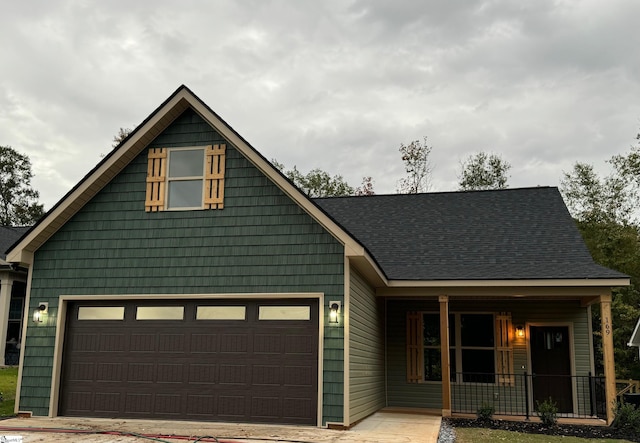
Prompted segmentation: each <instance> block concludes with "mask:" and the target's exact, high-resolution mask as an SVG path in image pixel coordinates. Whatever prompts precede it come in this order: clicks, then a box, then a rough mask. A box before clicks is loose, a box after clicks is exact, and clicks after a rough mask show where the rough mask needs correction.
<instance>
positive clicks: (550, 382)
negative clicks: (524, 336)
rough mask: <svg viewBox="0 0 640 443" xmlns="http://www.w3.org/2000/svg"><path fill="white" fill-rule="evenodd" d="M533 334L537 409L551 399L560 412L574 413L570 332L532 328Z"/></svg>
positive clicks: (563, 327)
mask: <svg viewBox="0 0 640 443" xmlns="http://www.w3.org/2000/svg"><path fill="white" fill-rule="evenodd" d="M530 331H531V366H532V367H531V372H532V374H533V401H534V407H535V406H536V405H537V402H540V403H542V402H543V401H545V400H549V398H551V399H552V401H554V402H555V403H556V405H557V407H558V412H565V413H567V412H568V413H570V412H573V389H572V382H571V355H570V349H569V345H570V344H569V328H568V327H567V326H532V327H531V329H530Z"/></svg>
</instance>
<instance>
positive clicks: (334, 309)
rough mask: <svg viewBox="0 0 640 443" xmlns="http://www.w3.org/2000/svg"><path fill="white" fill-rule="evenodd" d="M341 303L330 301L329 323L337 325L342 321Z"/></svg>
mask: <svg viewBox="0 0 640 443" xmlns="http://www.w3.org/2000/svg"><path fill="white" fill-rule="evenodd" d="M340 305H341V303H340V302H339V301H330V302H329V324H332V325H337V324H338V323H340V316H339V314H340Z"/></svg>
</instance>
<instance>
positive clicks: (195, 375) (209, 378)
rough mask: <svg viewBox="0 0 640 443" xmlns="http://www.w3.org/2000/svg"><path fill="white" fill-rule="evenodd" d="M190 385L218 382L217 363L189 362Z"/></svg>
mask: <svg viewBox="0 0 640 443" xmlns="http://www.w3.org/2000/svg"><path fill="white" fill-rule="evenodd" d="M187 383H189V384H192V385H203V384H204V385H212V384H216V383H218V365H216V364H191V365H189V379H188V381H187Z"/></svg>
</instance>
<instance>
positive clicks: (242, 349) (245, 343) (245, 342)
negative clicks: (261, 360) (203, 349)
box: [220, 333, 249, 354]
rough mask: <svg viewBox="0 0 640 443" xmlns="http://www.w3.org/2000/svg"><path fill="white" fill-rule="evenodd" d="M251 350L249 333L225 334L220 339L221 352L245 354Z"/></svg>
mask: <svg viewBox="0 0 640 443" xmlns="http://www.w3.org/2000/svg"><path fill="white" fill-rule="evenodd" d="M248 350H249V334H247V333H235V334H223V335H222V337H221V340H220V353H222V354H226V353H232V354H238V353H242V354H245V353H246V352H247V351H248Z"/></svg>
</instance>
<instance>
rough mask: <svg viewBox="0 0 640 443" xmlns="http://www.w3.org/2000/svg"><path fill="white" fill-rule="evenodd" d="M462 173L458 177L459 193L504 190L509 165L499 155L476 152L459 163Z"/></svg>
mask: <svg viewBox="0 0 640 443" xmlns="http://www.w3.org/2000/svg"><path fill="white" fill-rule="evenodd" d="M460 165H461V168H462V172H461V173H460V176H459V177H458V179H459V180H460V181H459V185H460V190H461V191H474V190H484V189H504V188H506V187H507V180H508V178H509V177H508V176H507V173H508V172H509V169H511V165H510V164H509V163H508V162H507V161H505V160H503V159H502V158H501V157H500V156H499V155H496V154H491V155H488V154H487V153H486V152H478V153H477V154H473V155H470V156H469V157H467V159H466V160H464V161H463V162H461V163H460Z"/></svg>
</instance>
